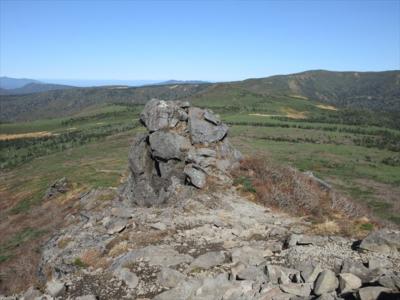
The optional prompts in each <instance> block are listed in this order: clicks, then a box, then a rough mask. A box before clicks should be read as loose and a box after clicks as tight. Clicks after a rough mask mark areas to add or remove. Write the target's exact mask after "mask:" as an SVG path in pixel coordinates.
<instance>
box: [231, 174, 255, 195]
mask: <svg viewBox="0 0 400 300" xmlns="http://www.w3.org/2000/svg"><path fill="white" fill-rule="evenodd" d="M233 184H234V185H241V186H242V190H243V191H245V192H249V193H255V192H256V189H255V188H254V186H253V183H252V182H251V180H250V178H248V177H244V176H240V177H237V178H235V180H234V181H233Z"/></svg>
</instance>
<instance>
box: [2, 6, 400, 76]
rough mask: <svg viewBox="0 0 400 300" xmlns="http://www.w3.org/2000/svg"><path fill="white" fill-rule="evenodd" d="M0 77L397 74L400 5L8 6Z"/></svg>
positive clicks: (4, 16) (4, 7) (5, 11)
mask: <svg viewBox="0 0 400 300" xmlns="http://www.w3.org/2000/svg"><path fill="white" fill-rule="evenodd" d="M0 17H1V18H0V25H1V26H0V74H1V75H7V76H12V77H28V78H39V79H40V78H52V79H62V78H74V79H121V80H128V79H129V80H138V79H154V80H163V79H172V78H173V79H181V80H189V79H200V80H214V81H223V80H239V79H244V78H249V77H263V76H268V75H273V74H286V73H294V72H299V71H304V70H309V69H328V70H357V71H379V70H389V69H400V1H399V0H397V1H384V0H380V1H323V0H320V1H287V2H284V1H210V2H207V1H144V2H139V1H83V0H82V1H72V0H71V1H65V2H63V1H34V0H31V1H5V0H0Z"/></svg>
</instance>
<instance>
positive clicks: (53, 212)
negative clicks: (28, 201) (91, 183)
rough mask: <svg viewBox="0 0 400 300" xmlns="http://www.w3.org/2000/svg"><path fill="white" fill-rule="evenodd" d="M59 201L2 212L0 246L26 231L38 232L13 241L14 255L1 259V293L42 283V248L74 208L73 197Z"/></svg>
mask: <svg viewBox="0 0 400 300" xmlns="http://www.w3.org/2000/svg"><path fill="white" fill-rule="evenodd" d="M6 199H8V200H10V199H11V198H10V197H7V198H6ZM58 200H59V199H52V200H50V201H47V202H43V203H42V205H40V206H37V207H33V208H32V209H30V210H29V211H28V212H25V213H19V214H8V215H6V212H5V211H2V212H0V217H1V218H2V220H1V222H0V232H1V238H0V246H2V245H7V244H9V242H10V241H12V240H15V239H16V237H18V236H19V235H21V233H23V232H26V231H32V232H35V233H37V234H32V236H31V237H27V238H26V239H22V240H21V242H18V243H17V244H14V245H13V247H12V248H11V249H9V253H10V254H11V255H12V256H11V257H9V258H8V259H7V260H5V261H3V262H0V274H2V276H1V279H0V294H6V295H7V294H13V293H17V292H20V291H21V290H23V289H26V288H27V287H29V286H31V285H35V286H39V285H40V282H38V278H37V268H38V264H39V262H40V256H41V255H40V248H41V246H42V244H43V243H44V242H45V241H46V240H48V238H49V237H50V236H51V235H52V233H53V232H54V231H55V230H57V229H58V228H60V227H61V226H63V223H64V216H65V215H67V214H69V213H72V212H73V211H74V208H73V207H72V205H71V202H73V201H74V199H71V198H69V201H62V202H61V201H58ZM64 200H65V199H64ZM75 200H76V199H75ZM60 202H61V203H60ZM16 278H18V280H16Z"/></svg>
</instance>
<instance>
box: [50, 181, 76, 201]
mask: <svg viewBox="0 0 400 300" xmlns="http://www.w3.org/2000/svg"><path fill="white" fill-rule="evenodd" d="M69 189H70V183H69V181H68V179H67V178H66V177H62V178H60V179H57V180H56V181H55V182H53V183H52V184H51V185H50V187H49V188H48V189H47V191H46V193H45V195H44V199H46V200H47V199H50V198H54V197H57V196H58V195H60V194H64V193H66V192H68V191H69Z"/></svg>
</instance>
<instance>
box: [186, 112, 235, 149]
mask: <svg viewBox="0 0 400 300" xmlns="http://www.w3.org/2000/svg"><path fill="white" fill-rule="evenodd" d="M204 113H205V112H204V110H202V109H200V108H197V107H191V108H189V130H190V135H191V138H192V143H193V144H208V143H215V142H218V141H220V140H222V139H223V138H224V137H225V136H226V134H227V133H228V126H226V125H225V124H219V125H216V124H214V123H212V122H209V121H207V120H206V119H205V118H204Z"/></svg>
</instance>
